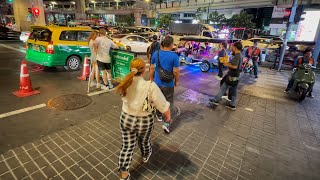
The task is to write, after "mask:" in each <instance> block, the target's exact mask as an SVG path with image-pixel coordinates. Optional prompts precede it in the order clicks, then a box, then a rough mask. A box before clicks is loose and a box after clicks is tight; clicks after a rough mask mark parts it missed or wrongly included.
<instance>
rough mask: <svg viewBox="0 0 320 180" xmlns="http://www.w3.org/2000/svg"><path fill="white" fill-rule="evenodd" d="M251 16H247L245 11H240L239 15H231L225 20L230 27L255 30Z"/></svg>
mask: <svg viewBox="0 0 320 180" xmlns="http://www.w3.org/2000/svg"><path fill="white" fill-rule="evenodd" d="M252 19H253V15H252V14H248V13H246V12H245V11H241V13H240V14H235V15H233V16H232V17H231V18H230V19H228V20H227V25H228V26H230V27H239V28H240V27H245V28H255V27H256V24H255V23H253V22H252Z"/></svg>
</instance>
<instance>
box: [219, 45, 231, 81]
mask: <svg viewBox="0 0 320 180" xmlns="http://www.w3.org/2000/svg"><path fill="white" fill-rule="evenodd" d="M227 48H228V45H227V43H226V42H222V43H221V44H220V51H219V53H218V67H219V74H218V77H217V80H219V81H221V80H222V77H223V63H224V61H225V58H229V56H227Z"/></svg>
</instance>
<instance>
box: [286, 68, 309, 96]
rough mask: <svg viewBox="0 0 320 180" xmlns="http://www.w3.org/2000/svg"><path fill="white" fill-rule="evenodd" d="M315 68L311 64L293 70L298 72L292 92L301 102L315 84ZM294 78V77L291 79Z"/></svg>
mask: <svg viewBox="0 0 320 180" xmlns="http://www.w3.org/2000/svg"><path fill="white" fill-rule="evenodd" d="M312 68H313V67H312V66H311V65H310V64H302V65H299V66H298V68H295V69H293V72H295V71H296V74H295V77H294V78H295V79H294V83H293V86H292V88H291V89H290V91H291V92H292V93H295V94H296V96H297V97H298V99H299V101H303V100H304V99H305V97H306V95H307V94H308V93H309V92H310V91H311V90H312V87H313V85H314V83H315V73H314V72H313V71H312V70H311V69H312ZM291 78H293V77H292V75H291V77H290V78H289V81H290V79H291Z"/></svg>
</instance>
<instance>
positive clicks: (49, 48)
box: [46, 42, 54, 54]
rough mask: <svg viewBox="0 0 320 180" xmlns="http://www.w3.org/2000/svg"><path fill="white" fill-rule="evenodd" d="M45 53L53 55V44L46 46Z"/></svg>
mask: <svg viewBox="0 0 320 180" xmlns="http://www.w3.org/2000/svg"><path fill="white" fill-rule="evenodd" d="M46 53H47V54H54V49H53V43H52V42H51V43H50V44H48V46H47V48H46Z"/></svg>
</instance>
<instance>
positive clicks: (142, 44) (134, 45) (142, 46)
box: [112, 34, 151, 53]
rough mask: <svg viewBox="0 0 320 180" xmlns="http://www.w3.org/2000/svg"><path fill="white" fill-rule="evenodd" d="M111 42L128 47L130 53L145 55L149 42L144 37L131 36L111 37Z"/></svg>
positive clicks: (119, 35)
mask: <svg viewBox="0 0 320 180" xmlns="http://www.w3.org/2000/svg"><path fill="white" fill-rule="evenodd" d="M112 40H113V41H114V42H115V43H116V44H117V45H121V46H125V47H129V49H131V51H132V52H139V53H146V52H147V49H148V47H149V46H150V44H151V42H149V41H147V40H146V39H145V38H144V37H142V36H138V35H131V34H118V35H114V36H112Z"/></svg>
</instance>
